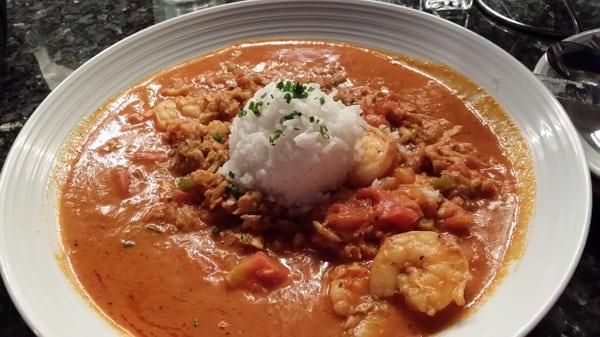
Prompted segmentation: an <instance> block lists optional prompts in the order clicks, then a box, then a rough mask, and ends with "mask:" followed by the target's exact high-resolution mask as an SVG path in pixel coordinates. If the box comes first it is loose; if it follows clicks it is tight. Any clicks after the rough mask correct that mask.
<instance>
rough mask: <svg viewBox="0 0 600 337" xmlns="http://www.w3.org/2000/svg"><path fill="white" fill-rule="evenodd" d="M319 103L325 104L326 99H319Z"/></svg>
mask: <svg viewBox="0 0 600 337" xmlns="http://www.w3.org/2000/svg"><path fill="white" fill-rule="evenodd" d="M319 103H321V105H323V104H325V97H323V96H321V97H319Z"/></svg>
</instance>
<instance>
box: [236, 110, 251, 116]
mask: <svg viewBox="0 0 600 337" xmlns="http://www.w3.org/2000/svg"><path fill="white" fill-rule="evenodd" d="M247 114H248V111H246V110H242V111H240V112H238V113H237V115H238V117H244V116H246V115H247Z"/></svg>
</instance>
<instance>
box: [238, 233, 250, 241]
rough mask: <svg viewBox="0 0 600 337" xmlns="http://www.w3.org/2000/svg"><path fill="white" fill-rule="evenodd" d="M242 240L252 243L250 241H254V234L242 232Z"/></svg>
mask: <svg viewBox="0 0 600 337" xmlns="http://www.w3.org/2000/svg"><path fill="white" fill-rule="evenodd" d="M240 242H241V243H250V242H252V235H250V234H246V233H242V234H240Z"/></svg>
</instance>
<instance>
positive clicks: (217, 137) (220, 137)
mask: <svg viewBox="0 0 600 337" xmlns="http://www.w3.org/2000/svg"><path fill="white" fill-rule="evenodd" d="M212 137H213V139H214V140H215V141H217V142H218V143H222V142H223V136H221V134H220V133H218V132H217V133H215V134H214V135H213V136H212Z"/></svg>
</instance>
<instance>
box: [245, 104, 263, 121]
mask: <svg viewBox="0 0 600 337" xmlns="http://www.w3.org/2000/svg"><path fill="white" fill-rule="evenodd" d="M262 106H263V102H262V101H258V102H254V101H250V104H248V109H250V111H252V113H253V114H254V115H255V116H256V117H260V114H261V112H260V108H261V107H262Z"/></svg>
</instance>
